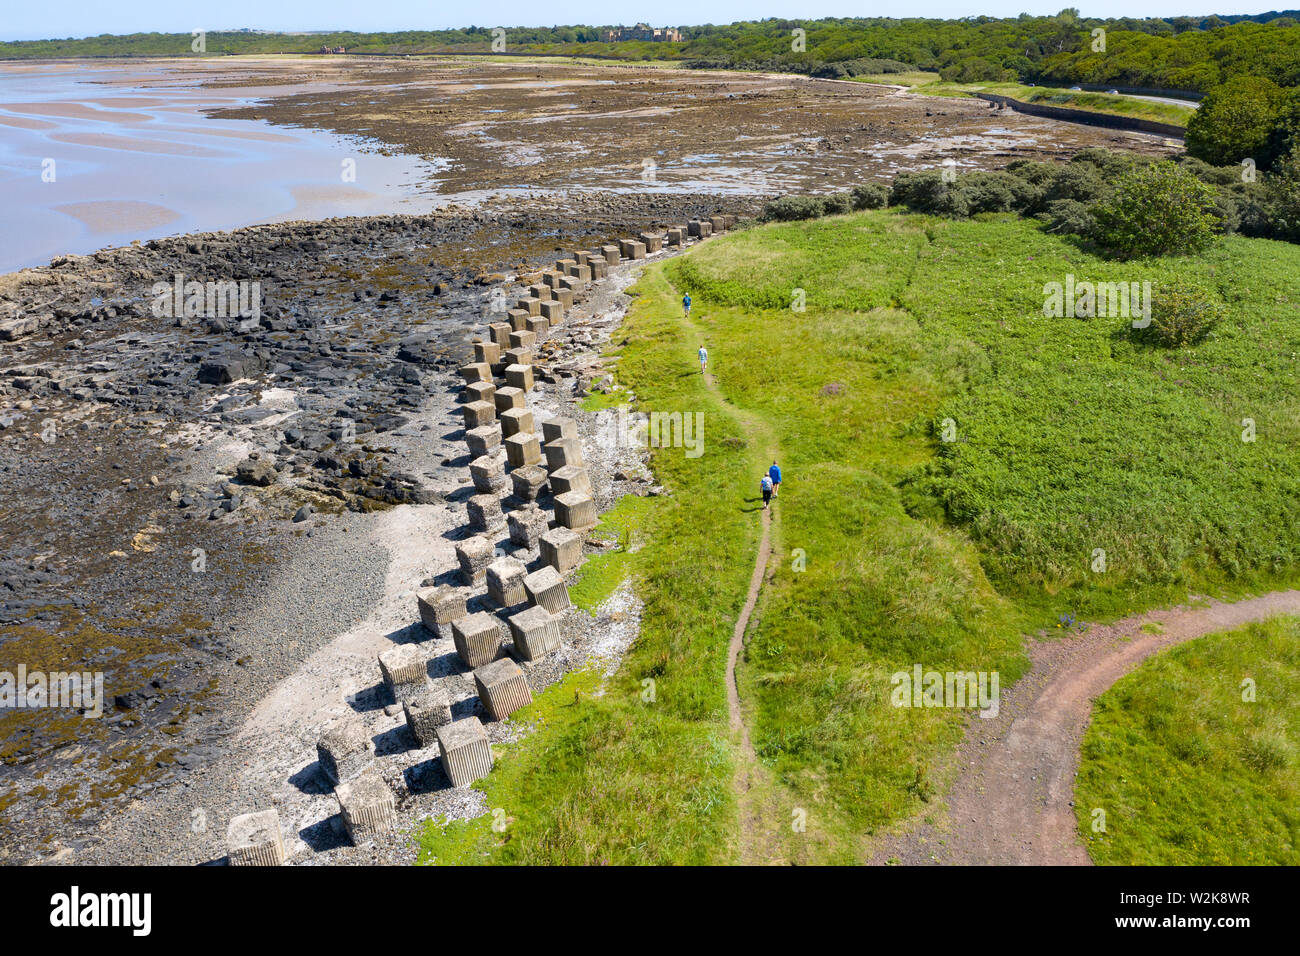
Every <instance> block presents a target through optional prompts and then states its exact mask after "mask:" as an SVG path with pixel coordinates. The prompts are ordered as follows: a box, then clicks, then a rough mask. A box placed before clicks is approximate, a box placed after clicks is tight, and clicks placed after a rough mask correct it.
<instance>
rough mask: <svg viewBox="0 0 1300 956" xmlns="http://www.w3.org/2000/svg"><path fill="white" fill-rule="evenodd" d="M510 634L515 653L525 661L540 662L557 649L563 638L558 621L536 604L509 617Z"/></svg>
mask: <svg viewBox="0 0 1300 956" xmlns="http://www.w3.org/2000/svg"><path fill="white" fill-rule="evenodd" d="M510 634H511V636H512V637H513V638H514V641H515V653H516V654H518V655H519V657H520V658H521V659H523V660H526V661H537V660H541V659H542V658H543V657H545V656H546V655H547V654H549V653H551V652H552V651H554V650H556V649H557V648H559V646H560V641H561V640H562V639H563V637H564V633H563V631H562V630H561V628H560V619H559V618H558V617H556V616H555V615H554V614H552V613H551V612H550V611H548V610H546V608H544V607H540V606H539V605H536V604H534V605H533V606H532V607H530V608H528V609H527V610H526V611H520V612H519V613H518V614H513V615H511V617H510Z"/></svg>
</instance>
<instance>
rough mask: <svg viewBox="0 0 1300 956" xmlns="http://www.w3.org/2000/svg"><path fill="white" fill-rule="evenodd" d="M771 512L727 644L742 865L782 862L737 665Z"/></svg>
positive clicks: (759, 584)
mask: <svg viewBox="0 0 1300 956" xmlns="http://www.w3.org/2000/svg"><path fill="white" fill-rule="evenodd" d="M682 324H683V326H684V327H686V328H687V329H688V330H689V331H690V333H691V335H690V339H691V340H695V341H700V342H703V341H705V338H704V336H703V335H702V333H701V332H700V330H699V329H698V328H697V327H696V325H695V324H694V323H693V322H692V321H691V320H690V318H689V317H684V318H683V320H682ZM703 378H704V384H705V385H706V386H707V387H708V389H709V391H710V392H711V393H712V394H713V395H714V396H715V397H717V398H718V399H719V400H720V401H721V402H722V403H723V404H724V405H725V406H726V407H727V408H728V409H729V410H730V411H731V412H732V415H733V417H734V418H735V419H736V420H737V421H738V422H739V423H740V424H741V426H742V428H743V430H744V433H745V436H746V438H747V439H749V440H750V441H751V442H752V443H753V444H755V445H759V446H762V447H763V448H764V450H765V455H764V460H766V459H768V458H771V459H773V460H775V458H776V454H777V443H776V440H775V438H774V437H773V435H772V430H771V426H770V425H768V424H767V423H766V422H764V421H763V420H762V419H760V418H758V417H757V416H755V415H754V414H752V413H750V412H747V411H745V410H743V409H740V408H737V407H736V406H735V405H734V404H733V403H732V402H731V401H730V399H728V398H727V396H726V395H724V394H723V392H722V390H721V389H720V388H719V387H718V383H717V381H716V379H715V378H714V376H713V373H712V372H705V373H704V374H703ZM774 500H775V499H774ZM772 513H773V509H772V508H763V509H761V510H760V511H759V514H760V515H762V525H763V534H762V538H761V539H760V541H759V545H758V554H757V555H756V557H755V558H754V572H753V574H752V575H751V576H750V579H749V589H748V591H747V592H746V594H745V603H744V605H743V606H742V607H741V609H740V614H739V615H738V616H737V617H736V626H735V627H734V628H733V629H732V633H731V641H730V643H729V644H728V646H727V671H726V680H727V714H728V718H729V722H730V726H731V732H732V735H733V736H734V737H735V738H736V740H737V742H738V743H739V746H740V760H739V761H737V764H736V776H735V781H734V786H735V791H736V803H737V812H738V815H739V822H740V830H739V834H738V836H739V840H740V845H739V847H738V848H737V856H738V857H739V859H740V862H741V863H742V864H745V865H755V864H759V863H774V862H779V861H780V859H781V856H782V855H781V853H780V852H779V850H778V849H777V847H776V846H775V845H774V844H773V841H772V840H770V839H765V838H764V836H763V834H764V832H765V827H764V819H765V818H768V817H769V814H770V812H772V807H771V806H770V804H771V802H772V800H771V797H772V794H773V793H774V788H773V784H772V780H771V775H770V774H768V773H766V772H765V771H764V769H763V766H762V765H761V764H760V763H759V762H758V756H757V754H756V753H755V752H754V744H753V741H752V740H751V738H750V734H749V726H748V724H747V723H746V721H745V716H744V710H743V709H742V707H741V703H740V685H739V684H738V683H737V680H736V664H737V662H738V661H739V660H740V653H741V651H742V650H743V649H744V647H745V635H746V632H747V631H748V630H749V624H750V619H751V617H752V616H753V613H754V609H755V607H756V606H757V604H758V599H759V596H760V594H761V592H762V589H763V578H764V577H765V576H766V574H767V566H768V562H769V560H770V559H771V556H772Z"/></svg>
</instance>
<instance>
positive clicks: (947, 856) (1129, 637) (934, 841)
mask: <svg viewBox="0 0 1300 956" xmlns="http://www.w3.org/2000/svg"><path fill="white" fill-rule="evenodd" d="M1278 614H1300V591H1276V592H1273V593H1270V594H1265V595H1263V596H1261V597H1257V598H1251V599H1249V600H1244V601H1238V602H1236V603H1232V604H1223V603H1219V602H1210V604H1209V605H1208V606H1202V607H1186V606H1180V607H1176V608H1172V609H1169V610H1165V611H1153V612H1151V613H1149V614H1142V615H1137V616H1134V617H1130V618H1125V619H1124V620H1121V621H1117V622H1116V623H1114V624H1111V625H1105V626H1093V627H1090V628H1089V629H1088V630H1087V631H1086V632H1084V633H1083V634H1080V635H1079V636H1077V637H1074V638H1064V639H1059V640H1053V641H1040V642H1037V643H1035V644H1033V645H1032V646H1031V647H1030V648H1029V655H1030V660H1031V662H1032V666H1031V668H1030V671H1029V673H1028V674H1027V675H1026V676H1025V677H1024V678H1023V679H1021V680H1020V681H1019V682H1017V683H1016V685H1015V686H1014V687H1013V688H1011V689H1010V690H1009V691H1007V690H1004V691H1003V692H1002V695H1001V709H1000V713H999V714H998V716H997V717H996V718H991V719H987V720H984V719H978V718H974V719H972V720H971V721H970V726H969V727H968V729H967V733H966V739H965V741H964V742H963V743H962V745H961V748H960V750H959V752H958V767H959V768H960V769H959V770H958V773H957V777H956V780H955V781H954V783H953V785H952V788H951V789H950V791H949V793H948V795H947V798H946V802H947V806H948V817H947V820H946V822H940V823H939V824H937V825H930V824H924V825H922V826H920V827H919V828H917V829H916V830H914V831H913V832H911V833H907V834H904V835H901V836H891V837H888V838H886V839H884V840H882V841H881V844H880V845H879V846H878V848H877V850H876V852H875V853H874V855H873V862H876V863H885V862H888V861H891V860H895V861H898V862H901V863H905V864H924V863H938V864H971V865H980V864H986V865H988V864H991V865H1007V864H1012V865H1015V864H1022V865H1083V866H1086V865H1089V864H1090V862H1091V861H1090V860H1089V858H1088V853H1087V850H1086V849H1085V848H1084V846H1083V844H1082V842H1080V840H1079V838H1078V835H1077V832H1076V825H1075V815H1074V805H1073V804H1074V779H1075V776H1076V774H1077V772H1078V769H1079V747H1080V745H1081V743H1082V741H1083V734H1084V731H1085V729H1086V728H1087V726H1088V721H1089V719H1090V718H1091V716H1092V702H1093V700H1094V698H1096V697H1097V696H1099V695H1100V694H1102V693H1104V692H1105V691H1106V689H1107V688H1109V687H1110V686H1111V685H1112V684H1114V683H1115V681H1117V680H1118V679H1119V678H1121V677H1123V676H1124V675H1125V674H1127V673H1128V672H1129V671H1131V670H1133V668H1135V667H1136V666H1137V665H1138V664H1140V663H1141V662H1142V661H1144V660H1145V659H1146V658H1148V657H1150V656H1151V655H1152V654H1154V653H1156V652H1157V651H1160V650H1163V649H1165V648H1167V647H1171V646H1173V645H1175V644H1181V643H1183V642H1185V641H1189V640H1192V639H1193V638H1196V637H1201V636H1203V635H1205V634H1211V633H1214V632H1215V631H1224V630H1231V629H1233V628H1237V627H1241V626H1243V625H1245V624H1248V623H1250V622H1251V621H1259V620H1263V619H1265V618H1269V617H1274V616H1276V615H1278ZM1148 621H1156V622H1159V623H1161V624H1162V625H1163V626H1164V631H1163V633H1160V634H1148V633H1145V632H1143V631H1142V630H1141V626H1142V625H1143V624H1144V623H1146V622H1148Z"/></svg>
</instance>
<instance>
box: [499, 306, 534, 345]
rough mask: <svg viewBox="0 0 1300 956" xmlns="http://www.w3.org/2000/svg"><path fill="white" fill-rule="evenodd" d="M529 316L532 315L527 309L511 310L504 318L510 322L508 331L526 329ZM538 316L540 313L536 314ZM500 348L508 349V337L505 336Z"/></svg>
mask: <svg viewBox="0 0 1300 956" xmlns="http://www.w3.org/2000/svg"><path fill="white" fill-rule="evenodd" d="M531 314H532V313H531V312H529V311H528V310H527V309H517V308H516V309H511V310H510V311H509V312H507V313H506V318H507V319H508V320H509V322H510V331H511V332H518V331H519V330H520V329H526V328H528V316H530V315H531ZM538 314H539V315H540V314H541V313H540V312H538ZM501 347H502V348H503V349H507V348H509V347H510V337H509V336H506V341H505V343H504V344H503V345H502V346H501Z"/></svg>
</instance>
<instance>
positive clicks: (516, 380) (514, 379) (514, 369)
mask: <svg viewBox="0 0 1300 956" xmlns="http://www.w3.org/2000/svg"><path fill="white" fill-rule="evenodd" d="M506 384H507V385H510V386H512V387H514V388H522V389H523V390H524V391H525V392H531V391H532V390H533V367H532V365H523V364H519V365H507V366H506Z"/></svg>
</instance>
